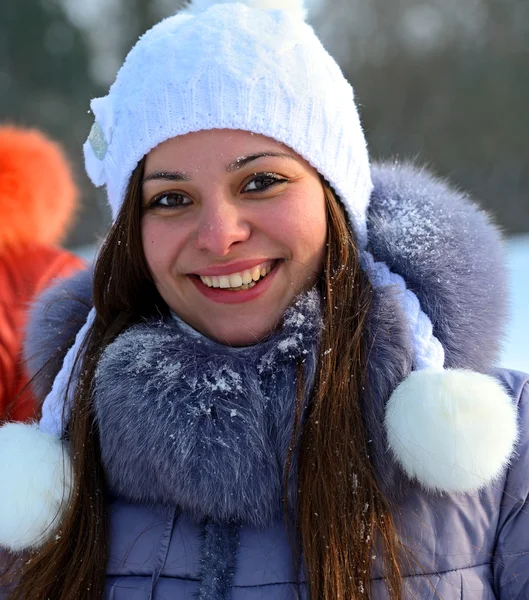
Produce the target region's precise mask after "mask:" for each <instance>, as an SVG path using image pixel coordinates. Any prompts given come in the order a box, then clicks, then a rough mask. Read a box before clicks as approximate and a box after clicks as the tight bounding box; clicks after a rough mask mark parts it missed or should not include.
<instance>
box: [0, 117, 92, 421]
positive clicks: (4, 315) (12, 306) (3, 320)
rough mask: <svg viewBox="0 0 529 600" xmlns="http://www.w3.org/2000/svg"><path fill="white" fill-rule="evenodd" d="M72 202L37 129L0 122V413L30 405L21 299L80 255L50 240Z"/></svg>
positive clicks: (67, 177)
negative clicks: (71, 252) (24, 353)
mask: <svg viewBox="0 0 529 600" xmlns="http://www.w3.org/2000/svg"><path fill="white" fill-rule="evenodd" d="M76 202H77V188H76V186H75V184H74V182H73V179H72V175H71V172H70V169H69V166H68V163H67V161H66V159H65V157H64V155H63V153H62V151H61V149H60V148H59V146H57V145H56V144H55V143H53V142H51V141H50V140H49V139H47V138H46V137H45V136H44V135H42V134H41V133H40V132H38V131H35V130H22V129H17V128H15V127H9V126H8V127H0V420H3V419H7V418H8V419H10V420H12V419H14V420H25V419H28V418H30V417H32V416H34V415H36V413H37V411H38V407H37V404H36V401H35V400H34V398H33V396H32V394H31V391H30V390H29V389H25V388H26V385H27V383H28V376H27V375H26V373H25V369H24V362H23V360H22V353H21V350H22V340H23V336H24V326H25V323H26V312H27V308H28V305H29V303H30V302H31V301H32V299H33V298H34V297H35V296H36V295H37V294H39V293H40V292H41V291H42V290H43V289H44V288H45V287H47V286H48V285H50V284H51V283H52V282H53V281H54V280H55V279H56V278H58V277H66V276H68V275H71V274H72V273H73V272H75V271H76V270H78V269H80V268H81V267H82V266H83V261H81V260H80V259H79V258H77V257H76V256H74V255H73V254H70V253H69V252H67V251H65V250H63V249H60V248H58V247H57V246H56V244H57V243H58V242H59V240H60V239H62V237H63V236H64V234H65V233H66V230H67V227H68V226H69V224H70V222H71V219H72V216H73V213H74V210H75V208H76Z"/></svg>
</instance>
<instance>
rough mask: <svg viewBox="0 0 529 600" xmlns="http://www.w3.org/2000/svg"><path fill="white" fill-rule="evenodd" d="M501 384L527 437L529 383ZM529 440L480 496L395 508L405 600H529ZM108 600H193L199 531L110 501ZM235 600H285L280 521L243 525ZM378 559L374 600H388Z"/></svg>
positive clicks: (289, 589)
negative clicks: (405, 551) (409, 554)
mask: <svg viewBox="0 0 529 600" xmlns="http://www.w3.org/2000/svg"><path fill="white" fill-rule="evenodd" d="M498 377H499V378H500V379H501V381H502V382H503V383H504V384H505V385H506V386H508V388H509V389H510V390H511V392H512V395H513V399H514V401H515V402H516V403H517V405H518V407H519V415H520V425H521V428H522V431H524V432H528V431H529V376H527V375H523V374H521V373H516V372H509V371H501V372H500V373H498ZM528 464H529V437H528V436H527V435H525V436H524V438H523V440H522V442H521V443H520V445H519V446H518V457H517V458H516V460H515V461H514V462H513V464H512V466H511V468H510V469H509V471H508V473H507V475H506V477H505V478H504V479H503V480H502V481H499V482H498V483H497V485H495V486H494V487H493V488H489V489H486V490H484V491H483V492H481V493H479V494H473V495H470V496H467V495H460V496H459V495H452V496H448V495H447V496H444V497H432V496H428V495H427V494H424V493H423V494H414V495H411V496H409V497H407V498H405V499H404V500H403V501H402V503H401V505H400V506H399V508H398V512H399V515H398V521H399V522H400V524H401V528H402V532H403V536H404V537H405V539H406V542H407V544H409V546H410V548H411V549H412V551H413V554H414V558H415V559H416V561H417V564H416V565H414V566H413V568H412V569H411V570H405V571H404V573H403V574H404V585H405V590H406V592H407V595H405V597H406V598H410V599H411V598H418V599H419V598H420V599H421V600H430V599H431V600H437V599H439V598H442V599H444V600H459V599H461V598H464V599H466V600H493V599H498V600H523V599H526V598H529V504H528V503H527V498H528V496H529V471H528V468H527V465H528ZM110 506H111V540H112V543H111V550H110V556H111V558H110V563H109V568H108V583H107V598H108V599H109V600H148V599H151V598H153V599H154V598H156V599H159V600H162V599H170V598H171V599H172V598H174V599H175V600H184V599H186V600H187V599H189V600H191V599H192V598H194V597H195V596H194V593H195V592H196V590H197V587H198V583H197V582H198V579H199V573H200V571H201V566H200V556H201V547H202V543H203V535H204V532H203V527H201V526H199V525H197V524H195V523H192V522H191V521H190V520H189V519H188V518H185V517H183V516H178V510H177V509H176V508H175V509H171V510H169V509H162V508H158V509H150V508H147V507H145V506H139V505H135V504H130V503H127V502H123V501H121V500H119V499H113V500H112V501H111V504H110ZM236 564H237V570H236V572H235V577H234V580H233V593H232V598H233V600H254V599H258V600H267V599H274V600H280V599H281V600H283V599H284V600H291V599H294V598H295V595H294V589H295V583H294V582H295V580H296V579H295V573H294V570H293V569H292V563H291V551H290V546H289V544H288V540H287V536H286V529H285V525H284V523H282V522H280V521H278V522H277V523H276V524H274V525H273V526H272V527H268V528H266V529H264V530H262V531H259V530H257V529H256V528H251V527H243V529H242V531H241V534H240V546H239V548H238V550H237V557H236ZM380 572H381V564H380V559H379V558H378V557H377V558H376V559H375V561H374V570H373V574H374V577H375V581H374V586H373V593H372V598H374V599H376V600H383V599H384V598H386V597H387V596H386V594H385V588H384V586H383V585H382V582H381V580H380Z"/></svg>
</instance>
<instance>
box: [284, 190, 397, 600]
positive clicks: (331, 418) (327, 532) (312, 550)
mask: <svg viewBox="0 0 529 600" xmlns="http://www.w3.org/2000/svg"><path fill="white" fill-rule="evenodd" d="M324 190H325V196H326V205H327V253H326V258H325V261H326V262H325V266H324V271H323V276H322V277H321V281H320V292H321V297H322V312H323V323H324V327H323V331H322V337H321V345H320V356H319V360H318V367H317V372H316V380H315V384H314V388H313V390H312V394H311V401H310V404H309V407H308V414H307V415H304V420H303V422H301V416H300V414H299V413H300V411H301V400H302V398H301V391H302V388H301V386H300V384H299V383H298V408H297V410H298V415H297V419H296V423H297V426H298V427H299V428H300V429H301V432H300V442H299V458H298V482H297V483H298V498H297V505H296V511H295V512H296V527H297V534H298V536H299V538H300V540H301V556H302V560H303V565H304V572H305V576H306V579H307V585H308V589H309V597H310V598H312V599H318V600H319V599H323V600H357V599H360V598H364V599H365V598H369V597H370V589H371V571H372V565H373V556H374V553H375V552H376V553H377V554H378V553H379V552H381V556H382V557H383V564H384V571H385V582H386V587H387V591H388V594H389V598H391V599H392V600H400V598H401V597H402V591H401V587H402V586H401V583H402V577H401V574H400V569H399V555H400V551H401V546H400V543H399V540H398V536H397V534H396V531H395V526H394V524H393V521H392V518H391V514H390V510H389V506H388V503H387V501H386V499H385V498H384V496H383V494H382V493H381V492H380V490H379V488H378V485H377V482H376V478H375V474H374V472H373V467H372V464H371V461H370V459H369V449H368V435H367V431H366V427H365V423H366V416H367V414H366V411H369V410H370V405H369V402H366V400H367V399H368V398H369V390H368V386H367V358H368V356H367V352H368V347H369V343H370V340H369V339H367V337H366V330H367V328H366V320H367V316H368V314H369V310H370V305H371V296H372V288H371V285H370V283H369V281H368V279H367V277H366V275H365V273H364V271H363V270H362V269H361V268H360V263H359V257H358V251H357V247H356V242H355V239H354V237H353V235H352V233H351V229H350V226H349V224H348V222H347V219H346V217H345V213H344V209H343V207H342V206H341V205H340V204H339V202H338V201H337V199H336V197H335V195H334V193H333V192H332V190H331V189H330V188H329V186H328V185H324ZM296 435H297V433H296V432H295V433H294V436H296ZM293 439H295V437H294V438H293ZM287 477H288V475H287ZM286 481H287V480H286ZM285 497H286V498H288V494H285Z"/></svg>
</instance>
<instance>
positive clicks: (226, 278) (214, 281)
mask: <svg viewBox="0 0 529 600" xmlns="http://www.w3.org/2000/svg"><path fill="white" fill-rule="evenodd" d="M274 266H275V261H273V260H269V261H266V262H263V263H261V264H260V265H256V266H255V267H252V268H251V269H245V270H244V271H238V272H235V273H229V274H226V275H220V276H214V275H209V276H208V275H200V280H201V281H202V283H203V284H204V285H207V286H208V287H209V288H221V289H224V290H227V291H233V292H238V291H240V290H249V289H251V288H253V287H254V286H255V285H256V284H257V282H258V281H260V280H261V279H264V278H265V277H266V276H267V275H268V274H269V273H270V271H272V269H273V268H274Z"/></svg>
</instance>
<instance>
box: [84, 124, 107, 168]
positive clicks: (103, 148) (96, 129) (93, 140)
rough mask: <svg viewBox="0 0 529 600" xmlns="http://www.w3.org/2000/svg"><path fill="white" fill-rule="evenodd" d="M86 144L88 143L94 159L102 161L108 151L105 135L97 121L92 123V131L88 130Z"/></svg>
mask: <svg viewBox="0 0 529 600" xmlns="http://www.w3.org/2000/svg"><path fill="white" fill-rule="evenodd" d="M88 142H89V143H90V146H91V147H92V150H93V152H94V154H95V156H96V158H98V159H99V160H103V159H104V158H105V154H106V153H107V150H108V142H107V141H106V139H105V134H104V133H103V129H102V128H101V125H100V124H99V123H98V122H97V121H94V124H93V125H92V129H90V134H89V135H88Z"/></svg>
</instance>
